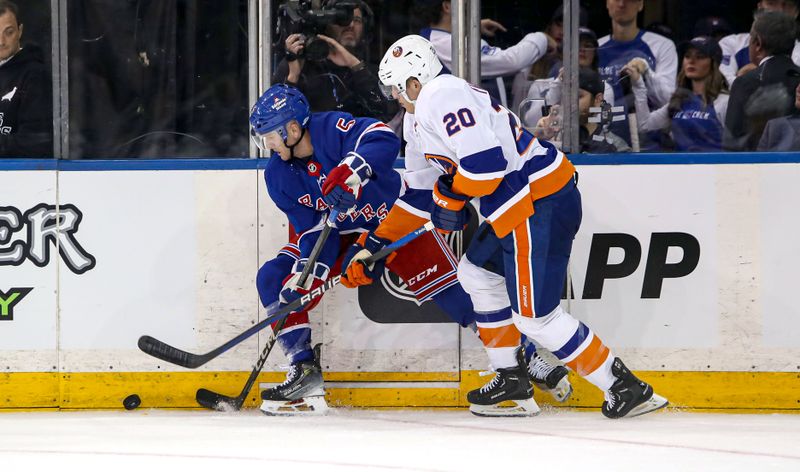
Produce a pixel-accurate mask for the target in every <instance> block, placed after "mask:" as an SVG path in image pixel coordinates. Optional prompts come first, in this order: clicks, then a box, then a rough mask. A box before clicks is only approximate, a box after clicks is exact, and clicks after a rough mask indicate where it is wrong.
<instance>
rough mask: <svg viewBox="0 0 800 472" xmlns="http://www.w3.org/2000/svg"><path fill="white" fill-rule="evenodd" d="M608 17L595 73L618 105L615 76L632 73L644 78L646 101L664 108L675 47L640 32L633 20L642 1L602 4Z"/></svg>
mask: <svg viewBox="0 0 800 472" xmlns="http://www.w3.org/2000/svg"><path fill="white" fill-rule="evenodd" d="M606 8H607V9H608V14H609V16H610V17H611V35H609V36H604V37H602V38H600V41H599V44H600V49H598V51H597V52H598V56H599V66H600V67H599V70H600V76H601V77H602V78H603V80H605V81H607V82H609V83H611V84H614V96H615V98H616V101H617V102H618V104H620V105H621V104H623V103H622V97H623V93H622V89H621V87H620V85H619V80H618V79H619V75H620V72H622V71H623V70H624V69H636V71H637V72H638V73H639V75H640V76H642V77H643V78H644V82H645V86H646V87H647V97H648V99H649V100H650V102H651V104H652V105H653V106H656V107H660V106H663V105H665V104H666V103H667V102H668V101H669V99H670V97H671V96H672V92H673V91H675V77H676V75H677V73H678V54H677V52H676V49H675V43H673V42H672V41H670V40H669V39H667V38H665V37H664V36H661V35H659V34H656V33H653V32H650V31H643V30H640V29H639V26H638V25H637V23H636V21H637V19H636V17H637V15H638V14H639V12H641V11H642V10H643V9H644V0H606Z"/></svg>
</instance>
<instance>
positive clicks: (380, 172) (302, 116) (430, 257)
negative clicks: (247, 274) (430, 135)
mask: <svg viewBox="0 0 800 472" xmlns="http://www.w3.org/2000/svg"><path fill="white" fill-rule="evenodd" d="M250 123H251V136H252V137H253V139H254V141H255V142H256V143H257V144H258V146H259V147H260V148H262V149H265V150H269V151H271V157H272V158H271V159H270V160H269V162H268V163H267V167H266V170H265V172H264V177H265V181H266V185H267V191H268V193H269V195H270V197H271V199H272V200H273V201H274V202H275V204H276V206H277V207H278V208H279V209H280V210H281V211H282V212H284V213H285V214H286V216H287V218H288V219H289V223H290V224H291V229H292V233H293V234H292V237H291V238H290V241H289V243H288V244H286V245H285V246H284V247H283V248H282V249H281V250H280V251H279V253H278V254H277V255H276V257H275V258H273V259H271V260H269V261H267V262H266V263H265V264H264V265H263V266H262V267H261V269H260V270H259V271H258V275H257V279H256V284H257V288H258V293H259V297H260V299H261V303H262V304H263V305H264V306H270V305H272V304H274V303H276V302H279V303H281V304H286V303H290V302H291V301H293V300H296V299H297V298H299V297H301V296H302V295H303V294H305V293H308V292H309V291H311V290H314V289H315V288H316V287H319V286H321V285H322V284H324V282H325V280H327V279H328V278H329V277H332V276H335V275H336V274H338V273H339V272H340V271H341V268H342V259H343V256H345V254H346V258H347V259H348V260H349V259H350V258H351V257H352V256H353V255H354V254H355V252H356V251H357V250H358V248H370V247H373V246H374V245H375V244H380V243H381V241H379V240H377V239H376V237H375V235H374V230H375V229H376V228H377V227H378V225H379V223H380V222H381V221H382V220H383V219H384V218H385V217H386V216H387V214H388V213H389V209H390V208H391V206H392V205H393V204H394V202H395V200H396V199H397V198H398V196H400V195H401V194H402V193H403V191H404V184H403V183H402V182H401V178H400V174H398V173H397V171H395V170H394V169H393V164H394V161H395V159H396V158H397V155H398V152H399V148H400V141H399V139H398V138H397V137H396V136H395V135H394V133H393V132H392V131H391V129H390V128H389V127H388V126H386V125H385V124H383V123H381V122H379V121H376V120H374V119H370V118H354V117H352V116H351V115H349V114H346V113H340V112H327V113H315V114H313V115H312V114H311V113H310V111H309V105H308V101H307V100H306V98H305V97H304V96H303V95H302V93H300V92H299V91H298V90H297V89H295V88H293V87H290V86H287V85H284V84H279V85H275V86H273V87H271V88H270V89H268V90H267V91H266V92H265V93H264V94H263V95H262V96H261V97H260V98H259V100H258V102H257V103H256V105H255V106H254V107H253V110H252V113H251V116H250ZM329 208H333V209H336V210H337V211H339V212H340V216H339V218H338V225H337V228H335V229H333V230H332V231H331V233H330V235H329V237H328V240H327V241H326V242H325V244H324V246H323V249H322V251H321V253H320V255H319V257H318V259H317V261H316V264H315V266H314V268H313V270H312V272H311V276H310V277H309V279H308V281H307V282H306V284H305V286H303V287H298V286H297V280H298V278H299V275H300V273H301V272H302V270H303V267H304V266H305V262H306V261H307V260H308V256H309V254H310V253H311V250H312V248H313V246H314V244H315V243H316V240H317V237H318V236H319V235H320V232H321V229H322V227H323V224H324V221H325V218H327V216H328V212H329ZM359 235H360V237H359ZM357 240H358V243H357V244H354V243H356V241H357ZM395 254H396V255H397V257H394V258H393V257H390V258H388V260H387V261H380V262H378V263H376V264H375V265H374V266H371V267H370V268H368V269H367V268H365V269H366V272H367V273H368V274H372V275H376V274H381V273H382V272H383V270H384V269H383V268H384V266H386V267H388V268H389V269H390V270H391V271H392V272H394V273H396V274H397V275H399V276H400V277H402V278H403V279H404V280H406V281H407V283H408V288H409V289H410V290H411V291H412V292H414V294H415V295H416V297H417V298H418V300H419V301H421V302H422V301H426V300H434V301H435V302H436V303H437V305H439V306H440V307H441V308H442V309H443V310H444V311H445V312H446V313H447V314H448V315H449V316H450V317H451V318H452V319H453V320H454V321H456V322H457V323H459V324H460V325H462V326H469V325H471V324H473V323H474V320H475V313H474V309H473V307H472V304H471V302H470V301H469V297H467V296H466V293H465V292H464V291H463V289H462V288H461V286H460V285H458V279H457V271H456V268H457V260H456V258H455V256H454V255H453V254H452V252H451V250H450V248H449V247H448V246H447V244H446V242H445V241H444V239H443V238H442V237H441V236H440V235H439V234H437V233H435V232H431V233H427V234H425V235H423V236H421V237H419V238H417V239H416V240H414V241H413V242H412V243H410V244H409V245H408V246H406V247H403V248H401V249H400V250H398V251H397V252H396V253H395ZM429 266H431V267H434V266H435V269H434V270H425V269H428V268H429ZM345 267H346V265H345ZM423 272H424V273H425V274H426V275H424V276H421V275H420V274H422V273H423ZM345 284H346V285H347V283H346V282H345ZM351 286H352V285H351ZM318 301H319V299H317V300H315V301H313V302H311V303H309V304H307V305H306V306H304V307H303V308H302V310H301V311H298V312H295V313H293V314H291V315H290V316H289V317H288V318H287V322H286V323H285V325H284V327H283V329H282V330H281V332H280V333H279V335H278V343H279V344H280V346H281V348H282V350H283V351H284V353H285V354H286V356H287V358H288V359H289V361H290V363H291V366H290V369H289V372H288V374H287V378H286V381H285V382H284V383H283V384H281V385H278V386H277V387H275V388H271V389H268V390H265V391H263V392H262V393H261V397H262V400H263V402H262V406H261V409H262V411H264V412H265V413H267V414H309V413H311V414H320V413H324V412H325V411H326V410H327V405H326V403H325V400H324V390H323V382H322V373H321V369H320V365H319V359H318V357H317V356H316V355H315V353H314V351H313V350H312V349H311V330H310V326H309V322H308V312H309V311H310V310H311V309H312V308H313V307H314V306H315V305H316V303H318ZM565 382H566V379H565ZM563 383H564V382H562V385H563ZM567 386H568V382H567ZM567 394H568V392H567ZM537 411H538V408H537Z"/></svg>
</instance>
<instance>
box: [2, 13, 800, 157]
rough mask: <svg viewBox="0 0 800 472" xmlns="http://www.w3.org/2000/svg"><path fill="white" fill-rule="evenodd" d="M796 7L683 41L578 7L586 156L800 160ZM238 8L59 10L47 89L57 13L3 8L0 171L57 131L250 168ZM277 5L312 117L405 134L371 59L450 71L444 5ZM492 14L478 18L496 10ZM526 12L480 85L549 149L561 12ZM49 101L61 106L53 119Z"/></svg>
mask: <svg viewBox="0 0 800 472" xmlns="http://www.w3.org/2000/svg"><path fill="white" fill-rule="evenodd" d="M799 1H800V0H760V1H755V0H753V1H752V2H750V3H751V4H752V5H750V6H749V7H748V8H749V10H747V11H748V14H747V16H748V17H747V18H741V15H739V16H738V17H736V18H727V17H723V16H703V17H700V18H698V19H697V21H696V24H694V27H693V28H691V30H690V31H686V30H685V29H684V31H682V34H681V35H680V36H681V38H678V37H677V36H678V35H676V34H674V33H673V30H672V29H670V27H669V26H668V25H667V24H664V23H652V24H648V25H642V24H640V23H642V19H643V17H644V15H643V11H644V10H645V9H646V8H648V5H649V4H650V2H649V1H646V0H595V3H605V5H604V7H605V8H604V9H603V11H604V12H606V13H607V15H608V18H609V19H610V28H608V30H607V31H604V32H606V33H607V34H605V35H603V34H599V33H600V32H599V31H594V30H592V29H590V27H589V26H590V24H592V23H596V22H592V21H590V18H589V17H590V15H589V13H588V12H589V8H584V6H581V14H580V19H579V23H580V30H579V57H578V63H579V71H578V88H579V94H578V110H579V112H580V115H579V123H580V139H579V141H580V146H581V151H582V152H586V153H594V154H602V153H612V152H665V151H677V152H719V151H796V150H800V67H798V64H800V42H798V41H797V36H798V28H797V18H798V14H799V13H800V6H799V5H798V2H799ZM248 3H249V2H248V1H247V0H239V1H235V2H217V1H212V0H164V1H154V0H153V1H146V0H140V1H137V2H104V1H100V0H70V1H69V2H67V3H66V6H65V7H62V8H65V12H59V18H64V17H65V18H66V22H67V23H68V24H69V28H67V29H66V31H68V35H67V41H66V45H62V46H61V47H62V48H64V47H66V49H67V51H63V49H62V51H63V52H65V53H67V57H68V62H67V67H66V70H61V74H56V73H55V71H57V70H58V69H59V67H62V68H63V65H62V64H61V63H60V61H58V60H56V61H53V60H52V57H56V55H53V54H48V53H46V52H45V51H48V50H49V49H50V48H51V43H52V41H51V32H50V24H51V12H50V4H51V2H50V1H49V0H31V1H28V2H24V3H22V2H20V3H16V4H15V3H13V2H11V1H8V0H0V32H2V34H0V156H3V157H52V156H53V155H54V147H53V140H54V136H55V137H56V138H55V139H56V140H57V141H58V136H59V133H54V126H56V127H60V129H61V130H66V134H67V136H66V139H64V140H63V142H65V143H68V145H67V146H65V147H64V148H63V149H62V151H61V154H62V157H69V158H71V159H108V158H112V159H113V158H169V157H248V156H250V151H249V145H248V125H247V116H248V113H249V108H250V104H249V103H248V80H249V74H248V72H249V69H250V64H249V63H248V10H247V9H248ZM272 3H273V4H274V5H273V8H272V11H271V18H272V19H273V21H272V23H273V24H272V28H273V29H272V37H273V46H272V48H271V49H272V58H273V61H272V64H273V70H272V74H271V80H272V82H273V83H277V82H283V83H288V84H292V85H295V86H297V87H298V88H300V90H302V91H303V92H304V93H305V94H306V95H307V96H308V98H309V100H310V102H311V105H312V110H313V111H324V110H341V111H346V112H349V113H352V114H354V115H356V116H371V117H375V118H378V119H380V120H383V121H385V122H387V123H388V124H389V125H390V126H392V128H393V129H395V130H396V131H397V132H398V133H399V132H400V127H401V125H402V113H403V111H402V109H400V107H398V105H397V103H396V102H395V101H394V100H392V99H391V98H387V97H386V96H385V95H384V94H383V93H382V92H381V90H380V84H379V82H378V80H377V75H376V70H377V58H378V57H380V56H381V55H382V54H383V52H384V51H383V48H385V46H387V45H389V44H391V43H392V42H393V41H394V40H396V39H398V38H399V37H401V36H403V35H405V34H408V33H412V32H413V33H417V34H420V35H421V36H423V37H425V38H427V39H428V40H430V41H431V43H432V44H433V45H434V47H435V49H436V53H437V55H438V56H439V57H440V59H441V61H442V63H443V64H444V65H445V67H446V68H447V69H448V70H449V69H451V68H452V59H453V58H452V54H451V27H450V25H451V4H450V1H448V0H404V1H398V2H387V1H383V0H325V1H322V2H321V3H319V2H317V3H315V4H313V5H312V3H311V0H293V1H275V2H272ZM496 3H502V2H491V1H486V0H485V1H484V2H482V4H483V11H484V12H495V13H496V12H499V11H502V9H501V8H500V7H499V6H498V5H495V4H496ZM511 3H513V4H514V5H516V6H517V7H519V5H523V7H521V8H523V9H524V8H525V7H524V5H529V3H528V2H511ZM532 3H541V4H542V5H539V6H531V7H530V9H531V12H533V10H535V12H536V15H537V18H539V17H540V16H541V12H542V11H546V12H547V15H546V16H545V19H546V24H545V25H544V26H543V27H542V28H541V31H526V30H525V28H526V26H527V25H529V24H530V22H526V21H525V20H524V18H525V16H524V15H522V17H521V18H523V19H521V20H520V21H516V20H515V19H514V18H511V19H509V18H497V17H493V18H488V17H487V18H484V19H482V20H481V22H480V32H481V36H482V39H481V50H480V54H481V58H480V60H481V79H482V80H481V84H480V86H481V87H482V88H484V89H486V90H487V91H488V92H489V93H490V94H491V95H492V96H493V97H494V98H495V99H496V100H497V101H498V102H499V103H501V104H503V105H504V106H506V107H508V108H509V109H511V110H513V111H514V112H516V113H518V114H519V116H520V118H521V119H522V121H523V123H524V124H525V126H526V127H528V128H529V129H531V130H532V131H533V132H534V133H535V134H536V135H537V136H538V137H540V138H542V139H548V140H552V141H555V142H556V143H558V142H560V140H561V136H562V134H563V120H562V114H561V101H562V93H561V89H562V82H563V81H564V79H565V72H564V68H563V66H562V61H563V55H562V49H563V41H564V34H563V31H564V29H563V7H562V6H561V5H557V4H555V2H554V1H542V2H532ZM585 3H586V5H587V7H591V6H592V5H591V2H589V1H586V2H585ZM700 3H702V2H700ZM543 5H545V6H543ZM311 7H314V9H313V10H312V12H309V8H311ZM597 7H598V5H594V8H593V9H592V10H591V11H593V12H596V11H598V8H597ZM64 13H65V14H64ZM312 13H313V14H312ZM727 13H729V14H730V12H727ZM531 16H532V15H531ZM743 20H746V21H743ZM515 21H516V23H515ZM748 21H749V22H750V28H749V29H744V30H743V31H737V30H736V29H735V28H734V27H733V26H732V25H733V24H747V22H748ZM540 26H541V25H540ZM739 29H741V28H739ZM509 38H512V39H513V41H509ZM64 77H66V80H64ZM59 78H61V79H59ZM59 80H60V82H59ZM54 83H56V84H57V86H56V87H55V88H54V87H53V84H54ZM62 83H66V84H68V87H63V88H59V87H58V84H62ZM54 90H56V91H58V90H63V91H62V92H60V93H61V95H62V97H57V100H56V103H58V98H63V99H64V100H63V103H65V108H66V110H65V112H62V115H60V116H57V117H56V119H54V118H53V117H54V113H53V98H52V97H53V95H52V94H53V91H54ZM57 93H59V92H57ZM62 117H63V119H64V120H65V122H64V123H62V122H61V120H62ZM67 117H68V118H67ZM65 125H66V126H65Z"/></svg>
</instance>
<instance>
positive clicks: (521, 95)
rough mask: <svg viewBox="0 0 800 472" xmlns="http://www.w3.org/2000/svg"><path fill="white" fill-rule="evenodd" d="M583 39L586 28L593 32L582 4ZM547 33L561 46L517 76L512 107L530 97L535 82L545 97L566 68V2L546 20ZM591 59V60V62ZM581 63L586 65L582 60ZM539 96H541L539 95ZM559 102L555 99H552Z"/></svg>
mask: <svg viewBox="0 0 800 472" xmlns="http://www.w3.org/2000/svg"><path fill="white" fill-rule="evenodd" d="M579 21H580V29H581V33H580V36H581V37H580V39H579V41H580V42H581V44H583V43H584V42H585V41H588V40H586V39H584V37H583V36H584V35H585V31H591V30H589V29H588V28H586V25H587V24H588V22H589V13H588V12H587V11H586V9H585V8H583V6H581V7H580V19H579ZM544 32H545V34H547V35H548V36H551V37H552V38H553V39H554V40H555V41H556V44H557V45H558V47H557V48H556V49H555V50H553V51H552V52H551V53H549V54H546V55H544V56H543V57H541V58H539V60H537V61H536V62H534V63H533V64H532V65H531V66H530V67H529V68H525V69H523V70H521V71H519V73H518V74H517V75H516V76H515V77H514V84H513V85H512V87H511V94H512V109H513V110H518V109H519V106H520V104H521V102H522V101H523V100H525V99H526V98H528V97H529V96H530V89H531V86H532V85H534V84H538V87H539V90H540V91H541V98H544V94H545V93H546V92H547V90H548V89H550V88H551V86H552V85H553V84H554V80H555V79H556V78H557V77H559V76H561V74H562V72H561V70H562V69H563V65H562V64H563V59H562V58H563V50H562V49H563V47H562V42H563V40H564V5H563V4H559V5H558V7H556V9H555V10H554V11H553V15H552V16H551V17H550V21H549V22H548V23H547V26H546V27H545V30H544ZM591 34H592V35H593V36H594V41H593V42H594V45H593V46H591V48H592V50H591V55H592V57H593V58H595V59H594V62H595V64H594V66H593V67H594V68H595V69H596V68H597V63H596V61H597V60H596V58H597V53H596V51H597V35H595V34H594V32H593V31H592V33H591ZM580 48H581V51H583V52H579V54H583V55H584V56H585V55H586V54H587V53H586V51H585V50H583V46H582V45H581V46H580ZM590 62H591V61H590ZM581 65H584V64H583V63H581ZM537 98H538V95H537ZM553 103H556V102H553Z"/></svg>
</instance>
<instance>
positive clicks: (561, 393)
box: [528, 353, 572, 403]
mask: <svg viewBox="0 0 800 472" xmlns="http://www.w3.org/2000/svg"><path fill="white" fill-rule="evenodd" d="M528 374H529V376H530V380H531V383H532V384H533V385H534V386H535V387H538V388H539V389H540V390H542V391H544V392H547V393H549V394H550V395H552V396H553V398H555V400H556V401H557V402H560V403H563V402H565V401H567V399H569V397H570V395H572V384H571V383H570V382H569V377H568V376H567V374H569V370H567V368H566V367H564V366H563V365H552V364H550V363H549V362H547V361H546V360H544V359H543V358H542V357H541V356H539V354H537V353H534V354H533V356H532V357H531V360H530V362H528Z"/></svg>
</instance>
